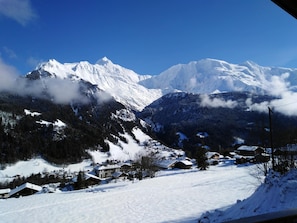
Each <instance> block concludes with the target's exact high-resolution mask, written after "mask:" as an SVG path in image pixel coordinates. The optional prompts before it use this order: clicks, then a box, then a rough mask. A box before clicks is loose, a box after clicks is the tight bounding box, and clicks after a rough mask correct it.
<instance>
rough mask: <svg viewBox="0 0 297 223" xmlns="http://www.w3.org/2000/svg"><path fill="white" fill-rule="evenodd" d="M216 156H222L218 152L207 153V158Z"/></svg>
mask: <svg viewBox="0 0 297 223" xmlns="http://www.w3.org/2000/svg"><path fill="white" fill-rule="evenodd" d="M214 155H217V156H220V154H219V153H217V152H206V156H207V158H208V159H210V158H211V157H212V156H214Z"/></svg>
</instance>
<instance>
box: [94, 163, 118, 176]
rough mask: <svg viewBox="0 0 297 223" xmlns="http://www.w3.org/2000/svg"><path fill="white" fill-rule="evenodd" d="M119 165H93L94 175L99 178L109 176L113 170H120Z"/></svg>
mask: <svg viewBox="0 0 297 223" xmlns="http://www.w3.org/2000/svg"><path fill="white" fill-rule="evenodd" d="M120 171H121V167H120V166H119V165H106V166H97V167H95V173H96V175H97V176H98V177H99V178H101V179H104V178H110V177H112V174H113V173H115V172H120Z"/></svg>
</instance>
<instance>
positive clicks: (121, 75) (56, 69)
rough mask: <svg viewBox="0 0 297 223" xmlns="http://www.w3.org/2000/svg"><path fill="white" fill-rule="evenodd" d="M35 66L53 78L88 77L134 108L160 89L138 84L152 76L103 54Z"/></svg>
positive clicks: (52, 61)
mask: <svg viewBox="0 0 297 223" xmlns="http://www.w3.org/2000/svg"><path fill="white" fill-rule="evenodd" d="M37 70H40V71H46V72H48V73H50V74H52V76H51V77H54V78H60V79H72V80H80V79H82V80H84V81H88V82H90V83H92V84H94V85H97V86H98V87H99V88H100V89H102V90H103V91H106V92H107V93H109V94H111V95H112V96H113V97H114V98H115V99H116V100H117V101H119V102H121V103H122V104H124V105H126V106H129V107H132V108H133V109H136V110H141V109H143V108H144V107H145V106H146V105H148V104H150V103H151V102H153V101H154V100H156V99H157V98H159V97H161V96H162V94H161V91H160V90H156V89H147V88H145V87H144V86H142V85H140V84H138V82H139V81H142V80H144V79H147V78H150V77H151V76H149V75H138V74H136V73H135V72H134V71H132V70H129V69H126V68H124V67H121V66H120V65H117V64H114V63H112V61H110V60H109V59H108V58H106V57H104V58H102V59H101V60H98V61H97V63H96V64H90V63H89V62H87V61H81V62H78V63H64V64H61V63H59V62H58V61H56V60H49V61H48V62H46V63H42V64H41V65H39V66H38V67H37ZM41 73H42V72H41Z"/></svg>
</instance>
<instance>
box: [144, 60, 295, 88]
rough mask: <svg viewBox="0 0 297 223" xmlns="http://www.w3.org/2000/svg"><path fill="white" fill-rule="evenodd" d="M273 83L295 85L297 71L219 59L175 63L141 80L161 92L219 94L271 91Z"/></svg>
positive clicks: (249, 62) (148, 86)
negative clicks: (155, 74) (286, 82)
mask: <svg viewBox="0 0 297 223" xmlns="http://www.w3.org/2000/svg"><path fill="white" fill-rule="evenodd" d="M274 81H281V82H285V81H288V82H290V86H291V88H292V89H295V90H296V86H297V69H290V68H272V67H262V66H259V65H258V64H256V63H254V62H251V61H247V62H245V63H243V64H231V63H227V62H226V61H222V60H215V59H203V60H199V61H193V62H190V63H188V64H178V65H175V66H172V67H171V68H169V69H168V70H166V71H164V72H162V73H161V74H160V75H158V76H153V77H151V78H147V79H145V80H143V81H141V84H142V85H144V86H146V87H147V88H155V89H161V90H162V91H163V92H164V93H169V92H173V91H176V90H178V91H184V92H188V93H206V94H210V93H214V92H215V93H218V92H232V91H252V92H254V93H270V94H272V93H274V92H271V85H272V84H273V82H274Z"/></svg>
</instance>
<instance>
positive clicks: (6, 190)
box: [0, 188, 11, 194]
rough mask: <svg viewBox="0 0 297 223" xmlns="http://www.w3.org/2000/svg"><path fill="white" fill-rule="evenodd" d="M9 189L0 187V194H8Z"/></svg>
mask: <svg viewBox="0 0 297 223" xmlns="http://www.w3.org/2000/svg"><path fill="white" fill-rule="evenodd" d="M10 191H11V189H9V188H7V189H0V194H8V193H9V192H10Z"/></svg>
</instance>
